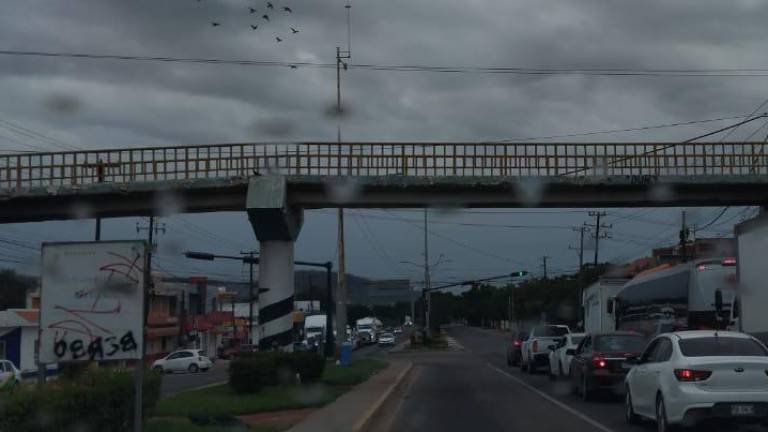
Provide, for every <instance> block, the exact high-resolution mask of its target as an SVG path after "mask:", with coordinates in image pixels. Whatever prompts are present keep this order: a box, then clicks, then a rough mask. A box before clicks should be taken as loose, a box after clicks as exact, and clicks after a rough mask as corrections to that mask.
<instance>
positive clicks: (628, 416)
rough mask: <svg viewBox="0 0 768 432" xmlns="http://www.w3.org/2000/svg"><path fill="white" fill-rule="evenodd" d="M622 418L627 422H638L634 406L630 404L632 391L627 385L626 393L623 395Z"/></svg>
mask: <svg viewBox="0 0 768 432" xmlns="http://www.w3.org/2000/svg"><path fill="white" fill-rule="evenodd" d="M624 420H626V421H627V424H637V423H638V422H639V419H638V417H637V414H635V408H634V407H633V406H632V393H631V392H630V391H629V387H627V390H626V395H625V396H624Z"/></svg>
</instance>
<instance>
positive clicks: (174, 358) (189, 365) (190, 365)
mask: <svg viewBox="0 0 768 432" xmlns="http://www.w3.org/2000/svg"><path fill="white" fill-rule="evenodd" d="M212 364H213V363H212V362H211V359H209V358H208V357H206V356H205V355H203V352H202V351H201V350H192V349H188V350H179V351H174V352H172V353H170V354H168V355H167V356H166V357H165V358H161V359H158V360H155V362H154V363H152V370H153V371H155V372H159V373H164V372H190V373H196V372H199V371H203V372H205V371H207V370H208V369H210V368H211V365H212Z"/></svg>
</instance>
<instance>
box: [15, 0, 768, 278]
mask: <svg viewBox="0 0 768 432" xmlns="http://www.w3.org/2000/svg"><path fill="white" fill-rule="evenodd" d="M273 3H274V4H275V9H274V10H267V9H266V2H265V1H262V0H201V1H195V0H163V1H150V0H131V1H124V0H90V1H86V0H67V1H59V2H50V1H43V0H6V1H4V2H2V5H1V6H0V10H1V11H2V13H0V41H2V42H0V49H2V50H25V51H48V52H74V53H91V54H116V55H139V56H169V57H196V58H219V59H249V60H263V61H284V62H314V63H333V62H334V55H335V47H336V46H342V47H344V46H345V45H346V24H345V23H346V13H345V9H344V4H345V2H344V1H343V0H322V1H321V0H314V1H310V0H274V1H273ZM283 6H289V7H290V8H291V10H292V11H293V13H288V12H285V11H283V10H282V7H283ZM249 7H254V8H256V9H257V13H255V14H251V13H250V12H249V10H248V8H249ZM351 10H352V59H351V60H350V62H351V64H352V65H354V64H380V65H425V66H463V67H486V66H487V67H521V68H580V69H594V68H601V69H606V68H631V69H733V68H737V69H753V68H756V69H759V68H766V67H768V65H766V64H765V40H766V36H768V34H767V33H768V29H766V27H765V22H766V19H768V3H766V2H765V1H762V0H729V1H714V0H678V1H675V2H669V1H661V0H645V1H611V0H536V1H521V0H485V1H476V0H462V1H458V0H419V1H416V2H414V1H406V0H389V1H386V2H382V1H370V0H366V1H360V0H355V1H353V3H352V9H351ZM264 13H267V14H268V15H269V16H270V21H269V22H267V21H266V20H264V19H263V18H262V17H261V15H263V14H264ZM212 22H216V23H219V24H220V25H218V26H215V27H214V26H213V25H212V24H211V23H212ZM251 25H258V29H256V30H252V29H251V27H250V26H251ZM291 27H293V28H294V29H296V30H298V33H293V32H292V31H291V30H290V28H291ZM276 37H280V38H281V39H282V42H277V41H276V39H275V38H276ZM342 80H343V95H344V101H345V106H346V107H347V111H348V113H349V115H348V116H347V117H346V118H345V119H344V121H343V124H342V129H343V137H344V139H345V140H376V141H385V140H430V141H440V140H446V141H462V140H469V141H481V140H497V139H515V138H517V139H521V138H526V137H537V136H548V135H557V134H568V133H578V132H591V131H601V130H608V129H623V128H633V127H638V126H650V125H658V124H667V123H675V122H684V121H691V120H704V119H710V118H718V117H725V116H736V115H746V114H750V113H751V112H753V110H754V109H755V108H757V107H758V106H759V105H760V104H761V103H762V102H763V101H764V100H765V98H766V97H768V96H767V95H766V94H765V92H764V91H763V89H764V88H765V84H766V81H768V78H766V77H626V76H624V77H615V76H614V77H606V76H550V75H543V76H542V75H536V76H531V75H525V76H521V75H507V74H504V75H502V74H469V73H443V74H438V73H425V72H396V71H371V70H365V69H356V68H354V67H352V68H351V69H350V70H349V71H346V72H344V73H343V77H342ZM0 94H2V95H3V97H2V98H0V128H2V130H0V149H2V150H4V151H10V150H15V151H18V150H30V149H62V148H65V147H69V148H72V147H77V148H104V147H128V146H154V145H171V144H174V145H175V144H198V143H199V144H205V143H224V142H234V141H275V140H277V141H292V140H333V139H335V138H336V120H335V119H333V118H330V117H329V116H328V111H329V108H330V107H332V106H333V104H334V103H335V71H334V70H333V69H325V68H315V67H299V68H298V69H291V68H285V67H256V66H231V65H209V64H188V63H151V62H137V61H116V60H84V59H70V58H38V57H13V56H0ZM6 122H11V123H10V124H13V125H21V126H24V127H26V128H28V129H29V130H33V131H35V132H39V133H42V134H44V135H45V136H47V137H50V138H53V139H55V140H56V142H53V141H51V140H45V139H43V140H40V139H38V138H39V137H36V136H30V134H28V133H27V134H23V133H19V130H18V129H16V130H15V131H14V130H11V129H9V123H6ZM730 122H734V120H731V121H730ZM728 124H729V122H728V121H722V122H713V123H706V124H698V125H693V126H686V127H677V128H661V129H653V130H649V131H644V132H641V133H638V132H633V133H614V134H604V135H597V136H589V137H582V138H573V139H578V140H585V139H590V140H601V141H608V140H616V141H618V140H621V141H629V140H631V141H674V140H682V139H686V138H690V137H692V136H696V135H698V134H702V133H706V132H708V131H711V130H714V129H717V128H719V127H723V126H726V125H728ZM762 126H764V125H763V124H762V123H761V122H755V123H754V124H753V125H750V126H748V127H746V126H745V127H743V128H740V129H739V130H737V131H736V132H735V133H733V134H732V135H731V136H730V139H742V138H746V137H748V136H750V135H751V134H752V133H753V132H755V130H756V129H758V128H760V127H762ZM765 134H766V130H765V129H762V131H761V133H760V134H759V135H756V136H757V137H758V139H762V138H764V137H765ZM715 138H716V139H717V138H719V137H715ZM679 210H680V209H672V210H639V209H626V210H609V213H611V216H609V217H607V218H606V219H607V220H608V221H609V223H610V222H612V223H613V229H612V232H613V233H614V237H615V238H614V240H607V241H605V242H604V243H603V245H601V249H602V252H601V257H603V258H605V259H608V258H611V259H616V260H618V259H620V258H631V257H633V256H639V255H642V254H643V253H644V252H646V251H647V250H648V249H649V248H650V246H652V245H655V244H659V243H663V242H670V241H675V239H676V236H677V233H676V229H677V228H675V227H676V226H678V225H679V219H680V211H679ZM546 212H548V213H546V214H542V213H535V214H525V213H522V212H511V211H510V210H503V211H495V212H493V213H490V214H477V213H476V212H474V213H470V212H463V213H456V212H453V213H445V212H439V211H436V212H435V213H434V215H433V217H434V220H435V221H436V222H444V223H435V224H433V226H432V227H431V228H430V231H433V232H434V234H435V235H434V236H432V237H431V238H430V241H431V242H432V243H431V246H430V247H431V249H432V250H431V251H430V255H431V256H434V257H435V258H436V257H437V256H439V255H440V254H441V253H443V254H445V256H446V258H447V259H450V260H451V262H449V263H447V264H444V265H443V266H441V269H442V272H441V273H439V274H438V276H436V279H438V280H440V279H444V280H448V279H451V278H464V277H476V276H478V275H488V274H491V275H493V274H497V273H499V272H500V271H501V272H502V273H503V272H506V269H508V268H509V267H511V266H512V267H520V266H525V267H526V268H528V269H532V270H534V271H538V270H540V268H539V266H540V262H541V258H540V257H541V256H542V255H548V256H550V257H551V258H550V262H549V263H550V268H551V269H561V270H566V269H570V268H573V267H574V266H575V265H576V264H577V258H576V255H575V254H574V252H573V251H570V250H568V245H569V244H572V245H576V244H577V240H578V233H576V232H574V231H572V230H571V229H570V227H571V226H575V225H580V224H581V223H582V222H585V221H589V218H588V217H587V215H586V210H584V211H581V212H575V211H574V210H568V211H561V210H554V211H553V210H546ZM719 213H720V209H706V210H700V211H696V212H694V213H693V215H694V216H693V220H694V221H698V222H700V224H705V223H707V222H708V221H709V220H711V219H713V218H714V217H716V216H717V215H718V214H719ZM350 214H351V215H350V219H349V222H348V224H347V227H348V233H349V234H348V235H349V244H348V249H349V250H348V255H347V256H348V259H349V266H348V267H349V269H350V271H352V272H354V273H357V274H360V275H363V276H374V277H391V276H398V277H400V276H408V277H412V278H414V279H417V278H419V277H420V276H419V270H418V269H416V268H415V267H413V266H409V265H407V264H400V263H399V262H400V261H404V260H410V261H417V260H420V259H421V258H420V255H419V254H420V253H421V252H422V242H423V240H422V239H421V238H420V235H421V234H422V231H420V229H419V228H418V227H416V226H414V225H413V223H417V222H414V221H409V220H410V219H413V220H419V219H420V218H421V217H422V216H421V214H420V213H418V212H412V211H408V212H384V211H378V210H368V211H352V212H350ZM746 215H749V212H746V211H743V209H731V210H729V212H728V213H726V214H725V215H724V216H723V217H722V218H721V219H720V220H719V222H718V223H722V221H728V222H730V223H731V224H732V223H733V222H736V221H738V220H739V219H740V218H742V217H744V216H746ZM402 219H407V220H406V221H403V220H402ZM136 221H137V220H136V219H119V220H112V221H107V222H105V238H134V237H135V236H136V230H135V225H136ZM648 221H651V222H648ZM165 222H166V224H167V232H166V235H165V236H161V237H160V239H161V250H162V254H161V257H160V258H159V264H160V265H161V266H162V265H165V266H166V267H167V268H168V269H173V270H176V271H189V272H195V271H197V270H200V271H208V272H211V271H216V272H221V273H224V274H236V275H238V276H239V275H240V268H239V267H237V266H234V267H233V266H228V265H224V264H216V265H215V267H216V268H215V269H214V268H213V267H210V266H211V265H209V264H205V265H206V266H209V267H199V266H200V265H201V264H194V266H192V265H191V264H190V263H189V262H185V261H183V260H180V259H178V258H176V257H177V256H178V252H179V251H181V250H183V249H208V250H210V249H214V248H215V249H217V250H219V251H222V252H227V251H230V252H232V251H234V252H237V251H239V250H240V249H241V248H245V247H257V244H256V242H255V239H254V237H253V234H252V232H251V231H250V228H249V225H248V223H247V219H246V217H245V215H244V214H242V213H232V214H216V215H213V214H211V215H186V216H179V217H171V218H167V219H166V220H165ZM457 223H473V224H486V225H487V224H491V225H493V224H496V225H500V224H504V225H538V226H549V228H532V229H520V228H508V227H507V228H504V227H493V226H467V225H457ZM92 225H93V223H92V221H71V222H55V223H53V222H51V223H44V224H27V225H14V226H6V227H2V228H0V236H2V237H0V238H5V239H14V241H24V242H27V243H25V244H26V245H27V246H29V247H27V248H25V247H19V246H8V248H7V249H5V250H3V247H4V246H3V245H1V244H0V253H2V255H0V258H1V257H6V258H7V257H8V256H12V257H17V258H18V259H19V260H21V261H24V262H25V263H28V262H34V261H35V259H34V258H33V257H32V256H31V255H30V254H31V253H34V248H36V247H37V246H39V242H40V241H43V240H64V239H66V240H75V239H78V240H86V239H89V237H90V236H91V235H92ZM552 226H557V227H559V228H552ZM729 226H730V225H729V224H727V223H726V224H724V225H720V226H715V228H717V229H719V230H721V231H720V232H709V233H704V234H707V235H722V234H723V233H727V231H728V229H729ZM195 227H197V229H196V228H195ZM200 227H202V228H203V229H204V231H201V230H200V229H199V228H200ZM204 232H205V233H204ZM335 236H336V234H335V218H334V212H333V211H330V210H318V211H312V212H307V214H306V223H305V227H304V229H303V231H302V234H301V239H300V241H299V242H298V244H297V252H296V255H297V257H299V258H302V259H312V260H323V261H325V260H328V259H330V258H332V257H333V255H334V252H335V250H336V245H335V238H336V237H335ZM446 238H447V239H450V240H447V239H446ZM222 239H224V240H222ZM162 255H165V256H164V257H163V256H162ZM164 260H165V261H164ZM6 264H7V265H13V263H6ZM22 267H27V269H30V268H31V267H30V265H28V264H24V265H22ZM494 272H495V273H494Z"/></svg>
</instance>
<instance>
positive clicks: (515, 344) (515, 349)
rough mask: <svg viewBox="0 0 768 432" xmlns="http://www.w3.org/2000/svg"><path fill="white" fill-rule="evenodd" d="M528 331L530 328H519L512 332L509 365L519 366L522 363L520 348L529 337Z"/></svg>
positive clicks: (508, 355)
mask: <svg viewBox="0 0 768 432" xmlns="http://www.w3.org/2000/svg"><path fill="white" fill-rule="evenodd" d="M528 333H529V332H528V330H518V331H515V332H513V333H512V338H511V339H510V341H509V345H508V346H507V365H509V366H517V365H519V364H520V357H521V351H520V350H521V348H522V346H523V342H525V340H526V339H528Z"/></svg>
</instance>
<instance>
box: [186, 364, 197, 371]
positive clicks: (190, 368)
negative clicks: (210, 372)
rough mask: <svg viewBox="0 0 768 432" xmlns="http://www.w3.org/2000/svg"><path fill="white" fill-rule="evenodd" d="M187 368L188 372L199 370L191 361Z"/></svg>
mask: <svg viewBox="0 0 768 432" xmlns="http://www.w3.org/2000/svg"><path fill="white" fill-rule="evenodd" d="M187 370H189V372H190V373H197V371H199V370H200V368H199V367H197V365H196V364H194V363H192V364H191V365H189V369H187Z"/></svg>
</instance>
